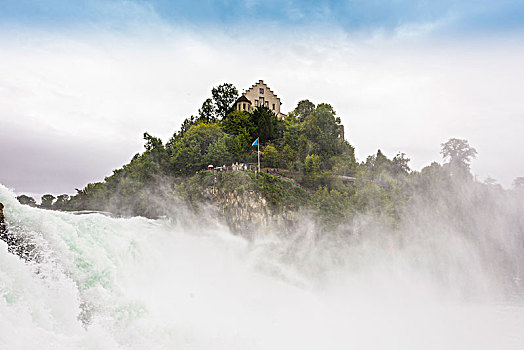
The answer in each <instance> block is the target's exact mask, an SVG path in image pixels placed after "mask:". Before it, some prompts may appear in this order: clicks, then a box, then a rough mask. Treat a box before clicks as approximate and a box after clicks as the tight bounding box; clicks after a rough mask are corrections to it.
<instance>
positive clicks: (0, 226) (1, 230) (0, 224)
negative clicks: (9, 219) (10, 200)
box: [0, 203, 7, 240]
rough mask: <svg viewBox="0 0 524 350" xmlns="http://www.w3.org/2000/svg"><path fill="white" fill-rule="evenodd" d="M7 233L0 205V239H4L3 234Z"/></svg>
mask: <svg viewBox="0 0 524 350" xmlns="http://www.w3.org/2000/svg"><path fill="white" fill-rule="evenodd" d="M6 233H7V226H6V223H5V217H4V205H3V204H2V203H0V239H2V240H3V239H4V234H6Z"/></svg>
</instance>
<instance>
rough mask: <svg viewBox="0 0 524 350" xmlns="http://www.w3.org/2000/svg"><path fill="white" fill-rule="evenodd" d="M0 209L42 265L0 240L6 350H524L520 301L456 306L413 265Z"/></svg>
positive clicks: (2, 193)
mask: <svg viewBox="0 0 524 350" xmlns="http://www.w3.org/2000/svg"><path fill="white" fill-rule="evenodd" d="M0 201H1V202H3V203H4V205H5V206H6V210H5V214H6V218H7V220H8V224H9V227H10V229H11V230H14V231H16V232H18V233H20V234H23V235H25V236H26V237H29V238H30V239H31V240H32V242H33V243H34V246H36V247H37V248H36V249H37V250H38V253H37V256H38V259H37V260H38V261H39V262H25V261H23V260H21V259H20V258H18V257H17V256H16V255H13V254H10V253H8V247H7V245H6V244H5V243H4V242H2V241H0V348H1V349H228V350H230V349H524V331H523V330H524V307H523V306H522V303H521V302H519V299H518V298H516V299H514V301H512V302H508V301H505V302H502V301H501V300H500V299H496V298H489V297H488V298H486V297H484V298H470V299H468V298H463V297H460V296H459V297H458V296H457V295H455V294H453V293H451V292H450V289H452V288H447V287H446V288H444V287H443V288H440V287H439V284H438V283H435V281H434V279H433V278H432V277H431V276H432V274H431V272H430V271H428V269H427V267H426V266H425V265H424V264H417V263H413V261H416V259H415V260H413V256H414V255H413V254H412V255H409V254H407V253H406V254H404V253H402V254H399V256H398V257H395V256H394V255H395V254H391V252H390V251H381V249H380V248H379V247H376V246H371V245H369V246H365V245H364V246H361V247H360V248H359V249H357V250H347V251H344V250H342V251H339V252H338V253H337V254H334V253H333V254H332V253H331V252H326V251H325V249H328V248H323V249H322V250H323V251H324V252H323V253H312V252H314V251H315V250H320V249H319V248H318V247H315V243H314V241H312V242H309V243H304V242H302V243H300V244H301V245H302V248H301V251H300V252H296V251H294V252H293V253H291V252H292V249H291V247H292V244H290V243H284V242H282V241H280V240H279V239H278V238H276V237H273V236H269V235H268V236H267V237H264V238H263V239H259V240H256V241H254V242H248V241H246V240H244V239H242V238H240V237H238V236H234V235H232V234H230V233H229V232H228V230H227V228H225V227H223V226H221V225H219V224H215V225H197V224H187V220H186V223H185V224H184V223H181V222H175V221H170V220H148V219H144V218H127V219H122V218H111V217H108V216H104V215H101V214H96V213H92V214H85V215H73V214H69V213H61V212H53V211H46V210H40V209H36V208H30V207H27V206H22V205H20V204H18V203H17V201H16V199H15V198H14V194H13V193H11V192H10V191H8V190H7V189H6V188H5V187H2V186H1V185H0ZM188 215H189V214H188ZM189 221H190V222H191V220H189ZM195 221H198V220H196V219H195ZM286 244H288V246H287V247H286ZM296 244H299V243H296ZM331 249H335V248H331ZM339 249H342V248H340V247H339ZM413 249H414V250H416V249H417V247H416V246H415V247H414V248H413ZM421 249H422V248H421ZM434 249H440V248H438V247H437V248H435V247H434ZM440 253H443V252H438V251H437V252H436V254H440ZM462 253H464V254H465V256H466V259H469V258H470V256H468V252H467V251H462ZM345 256H351V258H349V259H346V260H345V258H344V257H345ZM474 263H475V261H474V259H473V258H472V259H471V264H474ZM469 274H475V275H477V277H478V276H480V278H479V279H478V280H480V281H483V278H482V277H481V274H482V271H476V270H475V269H472V270H471V271H470V272H469ZM450 276H453V274H451V275H450ZM468 278H471V276H468ZM448 282H449V281H448ZM481 284H482V283H480V284H479V283H471V285H472V286H474V287H472V288H479V285H481ZM449 285H453V283H448V287H449ZM486 290H489V288H486ZM504 300H507V299H504Z"/></svg>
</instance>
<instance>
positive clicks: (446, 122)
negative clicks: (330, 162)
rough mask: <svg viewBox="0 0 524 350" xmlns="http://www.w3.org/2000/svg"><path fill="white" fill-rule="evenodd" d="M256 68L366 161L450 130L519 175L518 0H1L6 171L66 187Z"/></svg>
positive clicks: (522, 167)
mask: <svg viewBox="0 0 524 350" xmlns="http://www.w3.org/2000/svg"><path fill="white" fill-rule="evenodd" d="M259 79H263V80H264V81H265V82H266V83H267V84H268V85H269V86H270V87H271V89H272V90H273V91H275V93H277V95H278V96H279V97H280V98H281V100H282V102H283V105H282V108H283V111H284V112H288V111H290V110H292V109H293V108H294V107H295V106H296V104H297V102H298V101H300V100H301V99H306V98H307V99H309V100H311V101H312V102H315V103H320V102H327V103H330V104H331V105H332V106H333V107H334V108H335V110H336V111H337V115H338V116H340V117H341V119H342V122H343V124H344V125H345V127H346V139H347V140H348V141H349V142H350V143H351V144H352V145H353V146H355V148H356V152H357V157H358V159H359V160H365V158H366V156H368V155H369V154H372V153H375V152H376V151H377V149H379V148H380V149H381V150H382V151H383V152H384V153H385V154H386V155H388V156H391V157H392V156H394V155H395V154H396V153H397V152H404V153H406V154H407V156H408V157H409V158H411V163H410V165H411V167H412V168H413V169H416V170H420V169H421V168H422V167H424V166H426V165H429V164H430V163H431V162H432V161H438V162H441V156H440V154H439V151H440V144H441V143H442V142H445V141H447V140H448V139H449V138H451V137H456V138H464V139H467V140H468V141H469V142H470V144H471V145H472V146H473V147H475V148H476V149H477V151H478V156H477V159H476V160H474V161H473V164H472V171H473V172H474V174H475V175H476V176H477V177H478V179H479V180H483V179H485V178H486V177H488V176H490V177H492V178H495V179H496V180H497V181H498V182H499V183H501V184H502V185H504V186H505V187H509V186H510V185H511V182H512V180H513V179H514V178H515V177H517V176H524V152H523V146H524V140H523V137H522V134H523V132H524V97H523V95H522V92H523V91H524V5H523V4H522V1H478V0H477V1H434V2H428V1H398V0H396V1H393V0H391V1H378V0H368V1H356V0H348V1H293V0H288V1H271V0H266V1H254V0H246V1H233V0H228V1H226V0H223V1H201V2H196V1H189V0H188V1H176V2H173V1H167V0H164V1H161V0H159V1H143V0H142V1H107V0H95V1H68V2H64V1H59V0H56V1H38V2H34V1H24V0H0V183H2V184H4V185H6V186H8V187H10V188H12V189H14V190H15V191H16V192H18V193H29V194H38V195H40V194H42V193H47V192H49V193H54V194H60V193H74V192H75V191H74V188H82V187H84V186H85V185H86V184H87V183H88V182H94V181H101V180H103V178H104V177H105V176H108V175H110V174H111V173H112V170H113V169H116V168H118V167H120V166H121V165H123V164H125V163H127V162H128V161H129V160H130V159H131V158H132V157H133V155H134V154H135V153H137V152H140V151H142V146H143V140H142V134H143V133H144V131H148V132H149V133H151V134H153V135H155V136H159V137H161V138H162V139H163V140H164V141H167V139H168V138H169V137H170V136H171V135H172V134H173V132H174V131H175V130H177V129H178V128H179V126H180V124H181V122H182V121H183V119H184V118H186V117H188V116H190V115H191V114H196V113H197V111H198V108H199V107H200V106H201V104H202V102H203V101H204V100H205V99H206V98H207V97H208V96H209V95H210V90H211V88H212V87H213V86H216V85H218V84H221V83H224V82H231V83H233V84H234V85H235V86H236V87H237V88H238V89H239V90H243V89H246V88H248V87H249V86H251V85H252V84H253V83H255V82H256V81H258V80H259Z"/></svg>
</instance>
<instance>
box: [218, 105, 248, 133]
mask: <svg viewBox="0 0 524 350" xmlns="http://www.w3.org/2000/svg"><path fill="white" fill-rule="evenodd" d="M221 125H222V127H223V128H224V131H225V132H227V133H228V134H233V135H239V134H245V133H247V134H248V136H249V137H250V138H251V137H252V136H254V132H255V125H254V123H253V119H252V116H251V114H249V113H247V112H244V111H233V112H231V113H229V114H228V115H227V116H226V117H225V118H224V119H222V121H221Z"/></svg>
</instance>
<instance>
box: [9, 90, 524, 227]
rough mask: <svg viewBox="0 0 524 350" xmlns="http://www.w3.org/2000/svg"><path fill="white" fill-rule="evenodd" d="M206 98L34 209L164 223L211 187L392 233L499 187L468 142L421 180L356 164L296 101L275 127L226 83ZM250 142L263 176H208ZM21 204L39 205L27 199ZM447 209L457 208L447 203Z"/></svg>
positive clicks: (380, 165)
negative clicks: (180, 202)
mask: <svg viewBox="0 0 524 350" xmlns="http://www.w3.org/2000/svg"><path fill="white" fill-rule="evenodd" d="M211 95H212V96H211V97H210V98H208V99H207V100H206V101H205V102H204V103H203V105H202V107H201V108H200V109H199V113H198V115H197V116H191V117H189V118H187V119H186V120H184V122H183V123H182V125H181V127H180V129H179V130H178V131H177V132H175V133H174V134H173V136H172V137H171V138H170V139H169V140H168V142H167V143H166V144H164V143H163V142H162V140H160V139H159V138H156V137H153V136H151V135H149V134H148V133H145V134H144V140H145V151H144V152H143V153H140V154H136V155H135V156H134V157H133V158H132V159H131V161H130V162H129V164H126V165H124V166H123V167H122V168H120V169H116V170H114V171H113V174H112V175H110V176H108V177H106V178H105V179H104V181H103V182H98V183H91V184H88V185H87V186H86V187H85V188H83V189H81V190H77V194H76V195H74V196H72V197H71V198H69V196H67V195H61V196H58V198H56V201H55V202H54V203H53V201H54V200H55V197H54V196H52V195H45V196H43V197H42V204H41V205H40V206H41V207H42V208H48V209H59V210H103V211H110V212H113V213H116V214H122V215H144V216H148V217H158V216H161V215H169V214H170V213H169V208H172V204H174V203H175V200H176V198H177V197H179V198H182V199H185V200H186V201H188V202H193V203H195V202H197V201H201V200H203V199H204V195H203V194H204V193H205V190H206V188H210V187H215V186H216V188H218V189H219V190H221V191H244V190H252V191H257V192H258V193H260V194H262V195H263V196H264V197H265V198H266V199H267V202H268V203H269V205H270V206H271V207H272V208H274V209H278V210H280V211H281V210H290V209H297V208H306V209H307V210H310V211H313V212H315V213H316V214H317V215H316V216H315V217H316V218H317V220H318V221H319V222H321V223H323V224H325V226H326V227H333V226H336V225H337V224H338V223H340V222H343V221H347V219H348V218H351V217H353V216H354V215H355V214H357V213H366V214H371V215H374V216H380V217H383V218H385V221H386V222H388V223H389V225H391V226H396V225H399V223H400V222H401V217H402V215H403V213H405V212H406V210H407V209H408V208H412V206H413V205H414V203H425V204H427V203H433V204H434V205H436V206H438V205H441V204H442V203H441V202H442V199H441V194H442V193H448V194H450V196H449V197H448V198H455V199H456V195H453V193H456V192H458V191H459V190H460V189H463V188H470V187H471V186H477V187H478V186H480V187H481V188H483V189H486V191H493V190H498V189H499V187H500V186H499V187H497V186H498V185H496V184H494V183H493V182H490V183H488V184H479V183H477V182H475V181H474V180H473V177H472V176H471V174H470V169H469V165H470V162H471V160H472V159H474V158H475V155H476V150H475V149H474V148H472V147H471V146H470V145H469V144H468V142H467V141H466V140H460V139H450V140H449V141H448V142H446V143H443V144H442V152H441V153H442V155H443V157H444V159H445V161H446V163H445V164H444V165H440V164H438V163H433V164H431V165H430V166H428V167H425V168H424V169H422V171H420V172H417V171H412V170H411V169H410V167H409V165H408V163H409V159H408V158H407V157H406V155H405V154H404V153H398V154H397V155H395V156H394V157H393V158H391V159H390V158H388V157H386V156H385V155H384V154H383V153H382V152H381V151H380V150H378V151H377V153H376V154H375V155H371V156H369V157H368V158H367V159H366V160H365V161H363V162H360V163H357V162H356V160H355V155H354V148H353V146H351V145H350V144H349V143H348V142H347V141H345V140H344V139H343V138H342V137H341V128H342V126H341V124H340V118H338V117H337V116H336V113H335V110H334V109H333V107H332V106H331V105H329V104H326V103H321V104H318V105H315V104H314V103H312V102H311V101H308V100H303V101H300V102H299V103H298V105H297V107H296V108H295V109H294V110H293V111H292V112H290V113H289V114H288V115H287V116H285V117H283V118H279V117H277V116H276V115H275V114H274V113H273V112H272V111H271V110H270V109H268V108H266V107H258V108H255V109H253V110H251V111H238V110H235V109H234V102H235V101H236V99H237V97H238V91H237V89H236V88H235V87H234V86H233V85H231V84H223V85H220V86H218V87H216V88H213V90H212V93H211ZM257 138H259V140H260V150H261V161H262V168H263V171H262V173H261V174H258V176H255V173H254V172H252V171H237V172H226V173H218V174H215V173H213V172H209V171H207V167H208V165H213V166H214V167H215V168H216V167H224V166H226V168H227V167H228V166H229V167H230V168H229V170H231V165H232V164H233V163H235V164H236V163H241V164H242V163H246V164H250V165H251V166H252V168H254V167H253V165H254V164H255V163H256V161H257V152H256V150H257V148H256V147H253V146H252V143H253V141H254V140H255V139H257ZM268 168H269V169H268ZM244 169H245V166H244ZM224 170H225V168H224ZM523 184H524V181H523V180H522V178H519V179H517V180H515V188H516V189H518V188H524V185H523ZM468 186H469V187H468ZM500 190H501V189H500ZM174 191H175V194H173V192H174ZM483 191H484V190H483ZM501 191H502V190H501ZM19 200H20V202H21V203H24V204H29V205H33V206H35V205H36V203H35V201H34V199H32V198H30V197H28V196H24V195H22V196H20V197H19ZM456 201H457V200H455V202H456ZM446 205H447V207H446V208H450V207H454V202H453V201H451V200H450V203H446ZM450 215H451V214H450Z"/></svg>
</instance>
